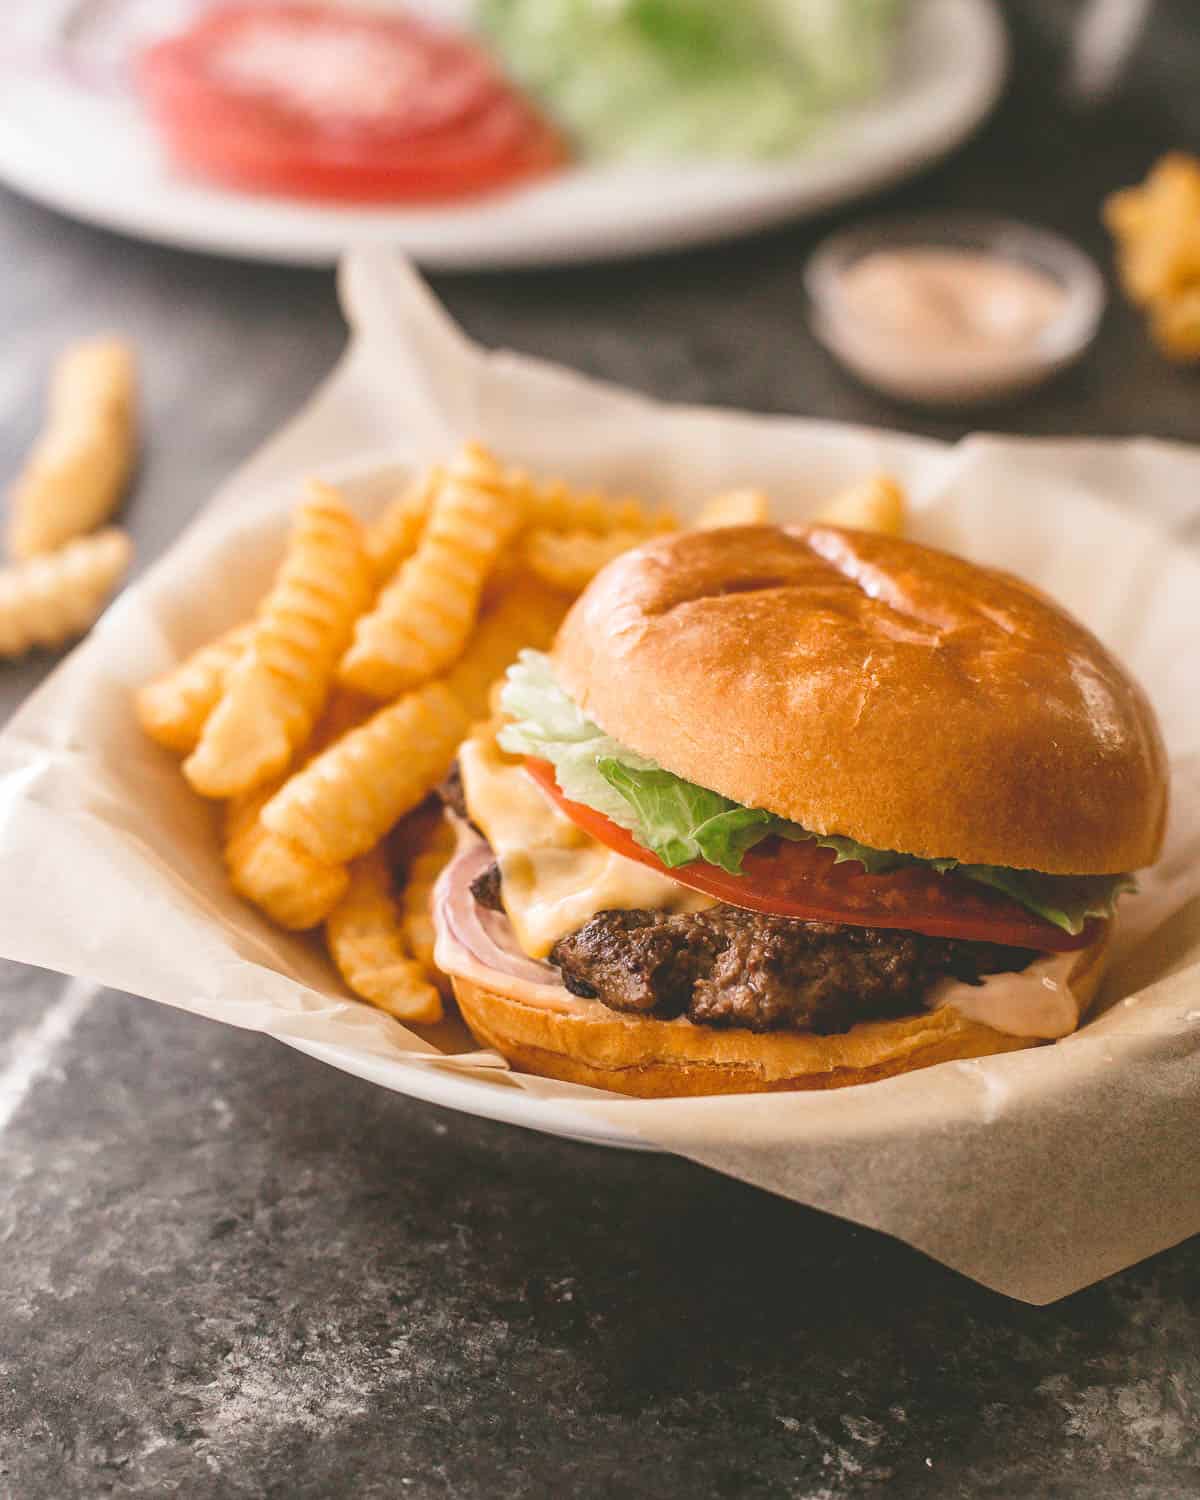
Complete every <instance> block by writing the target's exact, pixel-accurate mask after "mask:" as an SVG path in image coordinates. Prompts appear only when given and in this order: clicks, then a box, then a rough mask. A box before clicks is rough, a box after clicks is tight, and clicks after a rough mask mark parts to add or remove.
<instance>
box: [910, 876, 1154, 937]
mask: <svg viewBox="0 0 1200 1500" xmlns="http://www.w3.org/2000/svg"><path fill="white" fill-rule="evenodd" d="M930 863H931V864H934V865H937V866H949V867H950V868H953V869H954V870H955V871H956V872H957V873H958V874H959V875H964V876H965V877H966V878H967V879H968V880H975V881H978V882H979V884H980V885H990V886H993V887H994V888H995V889H996V890H998V891H1003V892H1004V894H1005V895H1006V896H1010V897H1011V898H1012V899H1013V900H1014V901H1017V902H1019V903H1020V904H1021V905H1022V906H1023V907H1025V908H1026V909H1027V910H1028V911H1032V912H1036V913H1037V914H1038V916H1039V917H1045V919H1046V921H1047V922H1053V923H1054V925H1055V927H1061V928H1062V929H1063V931H1064V932H1069V933H1071V934H1072V936H1074V935H1075V934H1077V933H1080V932H1082V931H1083V926H1084V923H1085V922H1086V921H1087V919H1088V918H1089V917H1111V916H1112V915H1113V912H1114V911H1115V910H1116V905H1117V897H1118V896H1121V895H1123V894H1124V893H1125V892H1126V891H1136V890H1137V881H1136V880H1134V878H1133V876H1132V875H1043V874H1042V873H1041V872H1040V871H1039V870H1010V869H1008V868H1007V867H1006V866H1004V865H955V864H954V863H953V861H950V860H931V861H930Z"/></svg>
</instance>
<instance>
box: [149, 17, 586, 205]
mask: <svg viewBox="0 0 1200 1500" xmlns="http://www.w3.org/2000/svg"><path fill="white" fill-rule="evenodd" d="M137 77H138V81H139V84H140V87H141V89H142V92H143V94H144V97H145V99H146V103H147V105H148V107H149V109H150V112H151V114H152V116H153V117H154V119H155V120H156V122H157V123H158V125H159V127H160V128H161V130H162V131H163V134H164V135H165V137H166V140H167V142H168V145H169V147H170V149H171V151H172V154H173V155H174V156H175V158H176V160H177V161H178V162H179V163H180V165H181V166H182V167H184V168H185V169H186V170H188V171H191V172H193V173H195V174H197V175H199V176H203V177H206V178H209V179H212V180H214V181H218V182H221V183H224V184H226V185H228V186H232V187H236V188H242V189H246V190H250V191H256V192H270V193H280V194H286V195H289V196H293V197H300V198H316V199H326V200H341V201H343V202H357V203H369V202H399V201H410V200H418V201H419V200H425V199H436V198H452V197H458V196H462V195H465V194H468V193H478V192H483V191H486V190H488V189H492V188H496V187H500V186H502V185H504V184H506V183H511V182H514V181H516V180H517V179H519V178H522V177H525V176H529V175H531V174H533V173H536V172H540V171H545V170H547V169H548V168H550V167H552V166H554V165H555V164H556V163H558V162H559V161H561V160H562V158H563V155H564V152H563V146H562V142H561V140H560V138H559V137H558V135H557V134H556V133H555V132H554V131H553V130H552V129H551V127H550V126H549V125H548V124H547V123H546V121H545V120H543V119H542V118H541V116H540V115H539V114H538V113H537V112H536V110H535V109H534V108H533V106H532V105H531V104H530V103H529V102H528V101H527V100H525V99H524V98H522V97H521V96H520V95H519V94H518V93H516V91H515V90H514V89H513V88H512V87H511V86H510V85H509V84H508V83H507V82H506V81H505V80H504V78H503V77H501V75H500V74H499V73H498V72H497V70H496V68H495V67H494V65H493V63H492V61H491V59H490V58H489V57H488V56H487V54H486V53H485V52H483V51H482V50H481V49H480V48H479V47H477V46H476V45H475V44H474V43H473V42H471V41H470V40H468V39H467V38H465V37H460V36H455V35H452V34H450V33H448V32H443V31H440V30H437V29H436V28H434V27H431V26H428V25H425V24H424V23H422V22H420V21H417V20H416V19H414V18H412V17H409V16H395V15H387V16H385V15H380V14H377V13H372V12H369V11H355V10H346V9H342V8H335V7H331V6H328V5H320V4H312V3H288V0H285V3H278V4H265V5H230V6H224V7H221V8H219V9H217V10H215V11H211V12H208V13H206V14H205V15H203V16H202V17H201V18H200V19H199V20H198V21H196V22H195V23H194V24H193V25H192V26H191V27H190V28H189V29H188V30H186V31H184V32H182V33H180V34H179V35H178V36H173V37H169V38H167V39H166V40H165V41H161V42H158V43H156V44H155V45H154V46H152V47H149V48H147V49H146V51H145V52H143V53H142V55H141V57H140V58H139V60H138V67H137Z"/></svg>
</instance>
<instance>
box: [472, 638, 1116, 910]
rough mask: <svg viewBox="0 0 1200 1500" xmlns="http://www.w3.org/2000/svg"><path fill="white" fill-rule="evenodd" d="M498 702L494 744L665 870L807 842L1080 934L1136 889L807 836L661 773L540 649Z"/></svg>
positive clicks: (841, 858)
mask: <svg viewBox="0 0 1200 1500" xmlns="http://www.w3.org/2000/svg"><path fill="white" fill-rule="evenodd" d="M500 701H501V705H502V707H503V709H504V711H505V713H506V714H507V715H508V716H509V722H508V723H506V724H505V725H504V726H503V727H502V729H501V730H500V734H499V739H500V744H501V745H502V746H503V748H504V749H505V750H507V751H509V752H510V753H511V754H514V755H532V756H536V757H538V758H539V759H541V760H547V761H549V762H550V764H551V765H552V766H553V767H554V772H555V776H556V778H557V780H558V785H559V787H560V788H561V789H562V792H563V795H564V796H566V797H568V798H570V800H571V801H572V802H580V803H582V804H583V805H584V806H585V807H590V808H592V809H594V810H595V811H596V812H600V813H603V814H604V816H605V817H606V818H609V819H610V820H611V821H612V822H614V823H616V824H617V825H618V826H619V827H621V828H624V829H626V830H627V831H628V832H630V833H631V834H632V835H633V837H634V838H635V839H636V840H637V842H638V843H639V844H641V846H642V847H643V848H644V849H649V850H650V851H651V852H652V853H654V854H656V855H657V856H658V858H659V859H661V860H662V862H663V864H664V865H666V866H667V867H668V869H677V868H678V867H679V866H680V865H686V864H690V863H692V861H694V860H698V859H699V860H704V861H705V862H706V863H707V864H710V865H719V866H720V868H721V869H723V870H727V871H728V872H729V873H730V874H731V875H737V874H739V873H740V871H741V868H742V857H743V856H744V854H745V853H746V851H747V849H752V848H753V847H754V845H755V844H757V843H760V842H761V841H762V840H763V839H765V838H769V837H771V836H773V835H774V836H776V837H779V838H785V839H793V840H797V841H800V840H805V839H812V840H813V841H814V842H816V843H818V844H820V845H821V846H822V847H824V848H826V849H832V850H834V852H835V854H836V856H837V859H836V863H838V864H842V863H844V862H845V861H847V860H856V861H857V862H858V863H859V864H861V865H862V867H863V869H864V870H867V871H869V872H870V873H871V874H875V875H878V874H886V873H887V872H888V871H889V870H897V869H900V868H902V867H903V866H906V865H926V866H928V867H929V868H931V869H933V870H936V871H937V872H938V874H944V873H945V872H946V871H947V870H955V871H957V873H958V874H959V875H962V876H965V877H966V879H968V880H974V881H977V882H978V883H979V884H980V885H989V886H992V887H994V889H996V890H998V891H1003V893H1004V894H1005V895H1006V896H1009V897H1011V898H1012V900H1014V901H1016V902H1018V903H1019V904H1020V905H1021V906H1023V907H1025V908H1026V909H1027V910H1028V911H1032V912H1035V913H1036V914H1037V915H1038V916H1039V917H1044V918H1045V919H1046V921H1048V922H1052V923H1053V924H1054V925H1055V926H1056V927H1061V928H1062V929H1063V931H1064V932H1069V933H1071V934H1072V935H1074V934H1076V933H1079V932H1082V931H1083V925H1084V923H1085V922H1086V921H1087V919H1088V917H1110V916H1112V914H1113V909H1114V907H1115V905H1116V900H1117V897H1118V896H1120V895H1121V894H1122V892H1124V891H1132V890H1136V888H1137V887H1136V884H1135V882H1134V880H1133V878H1132V877H1131V876H1129V875H1044V874H1042V873H1041V872H1039V871H1037V870H1012V869H1008V868H1006V867H1005V866H1003V865H964V864H959V862H958V861H957V860H954V859H918V858H916V857H915V856H914V855H911V854H898V853H896V852H895V851H894V850H888V849H872V848H870V847H869V846H868V845H866V844H859V843H857V842H856V841H855V840H854V839H850V838H844V837H842V836H840V835H837V834H819V833H813V832H811V831H810V830H809V829H807V828H802V827H801V826H800V825H799V824H798V823H791V822H789V821H788V820H787V819H786V818H779V817H776V816H775V814H774V813H769V812H766V811H764V809H763V808H761V807H742V806H741V805H740V803H737V802H731V801H730V800H729V798H728V797H722V796H721V795H720V794H719V793H718V792H712V791H709V790H708V789H707V788H705V787H702V786H696V785H695V784H694V783H693V782H690V781H684V780H683V779H682V777H679V776H675V775H673V774H672V773H671V772H670V771H664V770H663V768H662V767H661V766H659V765H657V764H656V763H655V762H654V761H652V760H648V759H647V758H646V757H645V756H644V755H636V754H635V753H634V752H633V751H632V750H627V749H625V747H624V746H623V745H620V744H618V742H617V741H616V740H614V739H612V738H611V737H610V736H609V735H606V734H605V733H604V731H603V730H602V729H601V728H600V727H599V726H598V725H596V724H593V723H592V722H591V720H590V719H587V718H585V717H584V715H583V714H582V713H581V712H580V710H579V708H578V707H577V706H576V704H575V703H574V702H572V700H571V698H570V696H569V695H568V694H567V693H565V692H564V691H563V689H562V688H561V687H560V686H559V684H558V682H557V680H556V678H555V676H554V670H553V667H552V666H551V663H550V658H549V657H548V656H547V655H546V654H545V653H544V652H541V651H522V652H521V654H520V656H519V657H518V659H517V661H516V662H515V663H514V664H513V666H511V667H510V668H509V669H508V676H507V679H506V681H505V684H504V688H503V691H502V693H501V698H500Z"/></svg>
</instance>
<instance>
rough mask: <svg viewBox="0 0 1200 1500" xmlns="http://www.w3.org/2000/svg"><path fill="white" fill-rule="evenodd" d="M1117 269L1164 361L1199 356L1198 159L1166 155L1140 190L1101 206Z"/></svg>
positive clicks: (1123, 193)
mask: <svg viewBox="0 0 1200 1500" xmlns="http://www.w3.org/2000/svg"><path fill="white" fill-rule="evenodd" d="M1104 221H1105V223H1106V224H1107V225H1108V228H1109V230H1110V231H1111V233H1112V235H1113V238H1114V240H1115V241H1116V247H1117V270H1118V273H1119V274H1120V278H1121V284H1122V286H1123V287H1124V288H1125V292H1126V295H1127V296H1128V297H1129V299H1130V301H1131V302H1134V303H1136V304H1137V305H1138V306H1139V307H1144V308H1145V309H1146V311H1147V313H1148V314H1149V327H1150V334H1151V337H1152V338H1153V339H1154V342H1155V343H1156V344H1157V345H1158V347H1159V349H1160V350H1161V351H1162V352H1163V353H1164V354H1165V355H1166V356H1167V358H1168V359H1173V360H1178V361H1180V362H1181V363H1189V362H1191V361H1193V360H1200V159H1197V158H1196V157H1194V156H1188V155H1186V154H1185V153H1183V152H1181V151H1172V152H1169V153H1168V154H1167V155H1166V156H1164V157H1163V158H1162V159H1161V160H1160V161H1159V162H1158V163H1157V164H1156V165H1155V166H1154V168H1153V169H1152V170H1151V172H1150V174H1149V176H1148V177H1147V178H1146V180H1145V182H1144V183H1142V184H1141V186H1140V187H1132V188H1123V189H1122V190H1121V191H1120V192H1118V193H1113V194H1111V195H1110V197H1109V198H1108V199H1107V200H1106V202H1105V204H1104Z"/></svg>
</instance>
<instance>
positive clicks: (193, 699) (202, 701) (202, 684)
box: [135, 625, 252, 753]
mask: <svg viewBox="0 0 1200 1500" xmlns="http://www.w3.org/2000/svg"><path fill="white" fill-rule="evenodd" d="M251 634H252V631H251V627H250V626H249V625H238V626H237V627H236V628H235V629H233V630H227V631H226V632H225V634H224V635H221V636H218V637H217V639H216V640H215V641H210V642H209V643H208V645H207V646H201V647H200V648H199V649H198V650H196V651H193V652H192V654H191V655H190V656H188V657H185V658H184V660H183V661H181V662H180V663H179V664H178V665H177V666H174V667H172V668H171V670H170V671H169V672H164V673H163V674H162V676H161V677H156V678H154V680H153V681H152V682H147V683H146V684H145V685H144V686H142V687H141V688H139V689H138V692H137V696H136V699H135V703H136V707H137V716H138V723H139V724H140V725H141V726H142V728H143V730H144V731H145V732H146V733H147V734H148V735H149V736H150V738H151V739H152V740H156V741H157V742H158V744H160V745H165V746H166V748H167V749H168V750H179V751H183V752H184V753H186V752H188V751H191V750H194V749H195V748H196V745H197V744H198V742H199V739H200V734H201V731H202V730H203V729H204V725H205V723H206V722H207V720H208V716H209V714H210V713H212V711H213V709H214V708H215V707H216V706H217V702H218V700H219V699H220V697H221V694H222V692H223V691H224V689H225V682H226V679H227V678H228V676H229V674H230V672H231V671H232V670H233V668H234V666H235V665H236V663H237V661H238V660H239V658H240V657H241V654H242V652H243V651H244V650H245V649H246V646H247V644H248V643H249V640H250V636H251Z"/></svg>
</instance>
